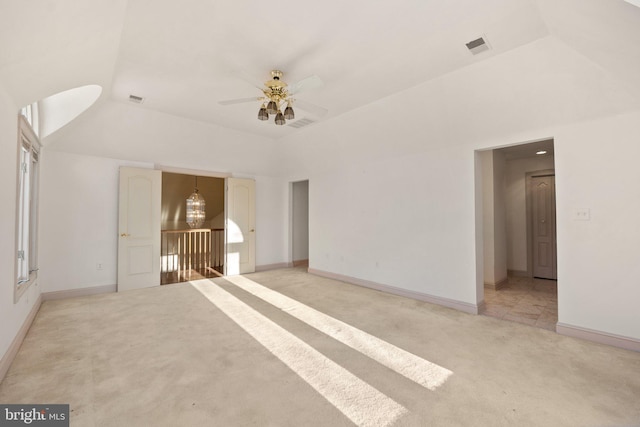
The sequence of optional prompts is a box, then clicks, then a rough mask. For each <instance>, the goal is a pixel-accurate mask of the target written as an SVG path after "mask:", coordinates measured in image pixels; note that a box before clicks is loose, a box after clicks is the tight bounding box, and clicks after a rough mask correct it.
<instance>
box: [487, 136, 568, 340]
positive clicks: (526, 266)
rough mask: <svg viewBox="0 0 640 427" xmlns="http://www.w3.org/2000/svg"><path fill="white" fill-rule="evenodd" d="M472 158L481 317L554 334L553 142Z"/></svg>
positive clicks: (545, 141) (523, 145) (555, 321)
mask: <svg viewBox="0 0 640 427" xmlns="http://www.w3.org/2000/svg"><path fill="white" fill-rule="evenodd" d="M477 154H478V167H477V172H476V179H477V180H480V181H481V184H480V185H478V186H477V191H478V193H477V194H478V199H479V200H481V202H482V209H481V210H480V209H479V208H478V210H477V212H478V215H480V216H481V221H478V225H479V226H480V227H481V229H482V231H483V232H482V247H481V248H479V250H482V253H483V259H482V262H479V263H478V265H479V268H481V269H482V271H481V272H480V271H479V278H480V277H482V280H483V282H482V284H481V285H480V284H479V286H478V300H479V301H484V310H483V314H485V315H489V316H493V317H497V318H500V319H503V320H509V321H515V322H519V323H524V324H528V325H530V326H535V327H539V328H544V329H549V330H554V331H555V325H556V323H557V318H558V311H557V310H558V309H557V281H556V278H557V274H556V271H557V269H556V265H557V262H556V258H555V257H556V253H557V251H556V242H555V177H554V175H555V172H554V171H555V165H554V146H553V140H552V139H549V140H543V141H538V142H535V143H529V144H521V145H515V146H510V147H506V148H500V149H495V150H487V151H483V152H478V153H477ZM534 267H535V268H534ZM481 273H482V274H481ZM480 274H481V276H480Z"/></svg>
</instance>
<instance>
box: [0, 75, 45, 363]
mask: <svg viewBox="0 0 640 427" xmlns="http://www.w3.org/2000/svg"><path fill="white" fill-rule="evenodd" d="M18 110H19V108H18V106H16V105H15V103H14V102H13V100H12V99H11V98H10V96H9V95H8V94H7V93H6V91H5V89H4V87H3V85H2V82H0V153H2V155H0V182H2V185H1V186H0V199H1V200H2V203H1V204H0V236H2V239H0V360H1V359H2V358H3V357H4V356H5V354H6V353H7V350H9V347H10V346H11V343H12V342H13V340H14V339H15V338H16V336H17V335H18V333H19V331H20V329H21V328H22V326H23V324H24V323H25V321H26V319H27V317H28V316H29V313H30V312H31V310H32V309H33V308H34V305H35V304H37V302H38V299H39V296H40V279H39V278H38V279H37V280H36V282H35V283H33V284H32V285H31V286H30V287H29V289H27V291H26V292H25V293H24V294H23V295H22V297H21V298H20V300H18V302H17V303H15V304H14V302H13V296H14V294H13V292H14V286H15V282H16V275H15V274H16V270H15V261H16V246H15V244H16V241H15V236H16V191H17V190H16V178H17V173H18V169H17V164H18V157H17V156H18Z"/></svg>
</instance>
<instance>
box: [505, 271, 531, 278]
mask: <svg viewBox="0 0 640 427" xmlns="http://www.w3.org/2000/svg"><path fill="white" fill-rule="evenodd" d="M507 275H508V276H510V277H529V272H528V271H526V270H507Z"/></svg>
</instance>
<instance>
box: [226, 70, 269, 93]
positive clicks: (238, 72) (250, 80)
mask: <svg viewBox="0 0 640 427" xmlns="http://www.w3.org/2000/svg"><path fill="white" fill-rule="evenodd" d="M233 74H235V75H236V76H238V78H240V79H241V80H244V81H245V82H247V83H249V84H250V85H251V86H254V87H256V88H257V89H260V91H262V90H264V83H263V82H261V81H259V80H257V79H256V78H255V77H254V76H252V75H251V74H249V73H247V72H246V71H242V70H235V71H234V72H233Z"/></svg>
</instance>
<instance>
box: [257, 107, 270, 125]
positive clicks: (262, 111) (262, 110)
mask: <svg viewBox="0 0 640 427" xmlns="http://www.w3.org/2000/svg"><path fill="white" fill-rule="evenodd" d="M258 120H262V121H265V120H269V113H267V107H265V106H264V104H262V107H260V111H258Z"/></svg>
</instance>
